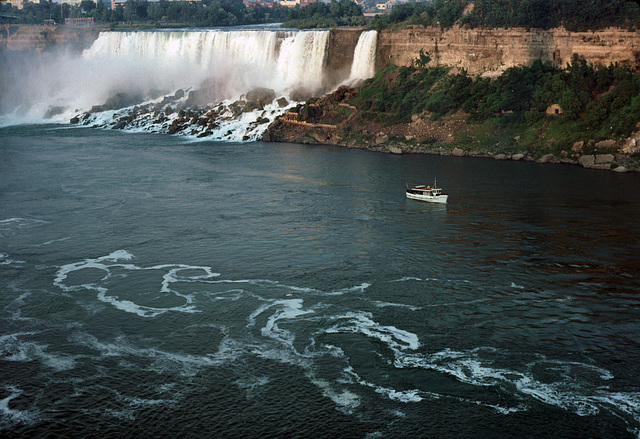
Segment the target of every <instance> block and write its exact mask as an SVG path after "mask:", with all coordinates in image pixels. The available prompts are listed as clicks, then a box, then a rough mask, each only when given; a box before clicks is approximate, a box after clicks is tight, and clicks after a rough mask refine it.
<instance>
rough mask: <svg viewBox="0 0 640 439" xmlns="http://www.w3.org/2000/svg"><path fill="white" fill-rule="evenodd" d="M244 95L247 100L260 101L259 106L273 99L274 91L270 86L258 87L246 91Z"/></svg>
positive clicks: (274, 96)
mask: <svg viewBox="0 0 640 439" xmlns="http://www.w3.org/2000/svg"><path fill="white" fill-rule="evenodd" d="M246 97H247V101H248V102H256V101H260V103H261V104H262V105H261V106H264V105H269V104H270V103H272V102H273V101H274V99H275V98H276V93H275V92H274V91H273V90H272V89H270V88H264V87H258V88H255V89H253V90H251V91H250V92H248V93H247V95H246Z"/></svg>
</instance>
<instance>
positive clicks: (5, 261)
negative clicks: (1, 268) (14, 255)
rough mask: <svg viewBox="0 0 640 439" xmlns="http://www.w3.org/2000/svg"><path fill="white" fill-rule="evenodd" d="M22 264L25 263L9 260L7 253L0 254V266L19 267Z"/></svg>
mask: <svg viewBox="0 0 640 439" xmlns="http://www.w3.org/2000/svg"><path fill="white" fill-rule="evenodd" d="M24 263H25V261H18V260H15V259H11V258H10V257H9V255H8V254H7V253H0V265H14V264H15V265H21V264H24Z"/></svg>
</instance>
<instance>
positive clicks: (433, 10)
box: [369, 0, 468, 30]
mask: <svg viewBox="0 0 640 439" xmlns="http://www.w3.org/2000/svg"><path fill="white" fill-rule="evenodd" d="M467 3H468V0H434V1H433V2H410V3H402V4H399V5H397V6H395V7H394V8H393V9H392V10H391V12H390V13H388V14H380V15H376V16H375V17H373V18H372V19H371V21H370V22H369V27H371V28H372V29H376V30H380V29H384V28H387V27H390V26H393V25H395V24H398V23H403V24H410V25H412V24H413V25H422V26H441V27H444V28H447V27H451V26H453V25H454V24H455V23H456V22H458V21H459V20H460V19H461V18H462V12H463V10H464V8H465V6H466V4H467Z"/></svg>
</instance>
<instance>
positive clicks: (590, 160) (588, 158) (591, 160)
mask: <svg viewBox="0 0 640 439" xmlns="http://www.w3.org/2000/svg"><path fill="white" fill-rule="evenodd" d="M578 163H579V164H580V166H582V167H583V168H591V167H593V165H595V163H596V158H595V156H592V155H581V156H580V158H579V159H578Z"/></svg>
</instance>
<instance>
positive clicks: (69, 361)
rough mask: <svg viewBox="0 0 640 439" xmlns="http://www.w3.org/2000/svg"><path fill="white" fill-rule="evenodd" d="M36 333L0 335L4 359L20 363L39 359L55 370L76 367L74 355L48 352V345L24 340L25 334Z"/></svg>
mask: <svg viewBox="0 0 640 439" xmlns="http://www.w3.org/2000/svg"><path fill="white" fill-rule="evenodd" d="M36 334H37V333H36V332H18V333H14V334H5V335H2V336H0V354H1V355H0V356H1V357H2V359H3V360H5V361H15V362H19V363H27V362H31V361H39V362H40V363H41V364H43V365H44V366H46V367H49V368H51V369H53V370H55V371H64V370H71V369H73V368H74V367H75V360H74V358H73V357H71V356H69V355H59V354H53V353H50V352H47V349H48V346H47V345H43V344H40V343H36V342H34V341H24V340H22V338H23V337H25V336H33V335H36Z"/></svg>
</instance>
